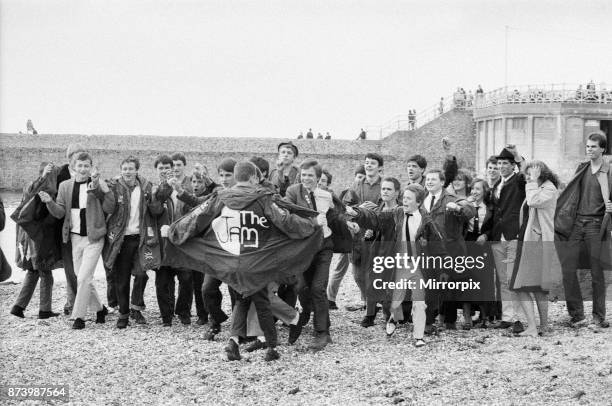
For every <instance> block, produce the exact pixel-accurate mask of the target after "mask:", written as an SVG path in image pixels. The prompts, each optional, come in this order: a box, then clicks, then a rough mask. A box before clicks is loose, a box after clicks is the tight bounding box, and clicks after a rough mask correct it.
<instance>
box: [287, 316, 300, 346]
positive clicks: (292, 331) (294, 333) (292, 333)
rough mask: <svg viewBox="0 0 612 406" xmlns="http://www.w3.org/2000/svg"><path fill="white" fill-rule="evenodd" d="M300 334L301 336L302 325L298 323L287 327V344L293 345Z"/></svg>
mask: <svg viewBox="0 0 612 406" xmlns="http://www.w3.org/2000/svg"><path fill="white" fill-rule="evenodd" d="M300 334H302V323H300V322H299V321H298V323H297V324H291V325H289V340H288V343H289V344H295V342H296V341H297V339H298V338H300Z"/></svg>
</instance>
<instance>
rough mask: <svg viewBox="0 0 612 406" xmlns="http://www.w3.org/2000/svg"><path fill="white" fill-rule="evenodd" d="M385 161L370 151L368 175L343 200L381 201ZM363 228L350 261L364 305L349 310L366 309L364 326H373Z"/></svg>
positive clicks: (367, 167) (348, 308) (367, 162)
mask: <svg viewBox="0 0 612 406" xmlns="http://www.w3.org/2000/svg"><path fill="white" fill-rule="evenodd" d="M383 165H384V161H383V158H382V156H380V155H379V154H376V153H373V152H371V153H368V154H366V156H365V162H364V164H363V167H364V169H365V173H366V176H365V178H364V179H363V180H362V181H361V182H357V183H355V184H354V185H353V186H352V187H351V192H349V193H347V194H346V195H345V196H344V198H343V201H344V202H345V203H346V204H349V202H348V198H349V197H351V198H354V199H355V202H354V203H355V204H362V203H364V202H371V203H374V204H376V205H378V204H379V203H380V183H381V172H382V170H383ZM365 231H366V230H363V231H362V232H361V233H360V234H359V237H357V238H356V242H355V244H354V248H353V252H352V253H351V255H350V257H349V258H350V262H351V264H352V265H353V277H354V278H355V283H356V284H357V286H358V287H359V290H360V292H361V301H362V305H358V306H347V308H346V309H347V310H349V311H355V310H364V309H365V310H366V315H365V317H364V319H363V320H362V326H363V327H369V326H372V325H373V324H372V320H373V318H374V317H375V316H376V309H377V307H376V302H372V301H370V303H369V304H368V303H367V290H368V288H367V286H369V284H368V283H367V279H368V276H369V270H368V269H366V267H365V266H363V264H362V263H361V262H362V261H361V260H362V258H365V257H367V253H366V252H364V251H366V250H367V249H368V247H369V245H370V244H369V243H368V241H367V240H366V239H365V237H364V232H365Z"/></svg>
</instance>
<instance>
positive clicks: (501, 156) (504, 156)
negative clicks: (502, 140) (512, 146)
mask: <svg viewBox="0 0 612 406" xmlns="http://www.w3.org/2000/svg"><path fill="white" fill-rule="evenodd" d="M495 159H507V160H509V161H510V162H514V155H513V154H512V152H510V151H508V149H507V148H504V149H502V152H501V153H500V154H499V155H497V156H496V157H495Z"/></svg>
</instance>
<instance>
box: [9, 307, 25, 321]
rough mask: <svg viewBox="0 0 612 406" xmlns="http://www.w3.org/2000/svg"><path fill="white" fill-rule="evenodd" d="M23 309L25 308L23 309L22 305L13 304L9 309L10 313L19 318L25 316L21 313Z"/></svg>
mask: <svg viewBox="0 0 612 406" xmlns="http://www.w3.org/2000/svg"><path fill="white" fill-rule="evenodd" d="M24 310H25V309H24V308H23V307H21V306H17V305H15V306H13V308H12V309H11V314H12V315H13V316H17V317H19V318H21V319H23V318H25V316H24V315H23V311H24Z"/></svg>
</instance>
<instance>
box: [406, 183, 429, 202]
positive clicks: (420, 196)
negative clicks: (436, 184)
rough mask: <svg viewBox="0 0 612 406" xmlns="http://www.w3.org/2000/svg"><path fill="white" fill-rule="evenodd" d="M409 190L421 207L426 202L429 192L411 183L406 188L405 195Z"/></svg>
mask: <svg viewBox="0 0 612 406" xmlns="http://www.w3.org/2000/svg"><path fill="white" fill-rule="evenodd" d="M407 190H409V191H411V192H412V193H414V195H415V197H416V201H417V203H418V204H419V205H420V204H421V203H423V200H425V196H426V195H427V191H426V190H425V188H424V187H423V186H421V185H419V184H418V183H411V184H409V185H408V186H406V189H404V193H406V191H407Z"/></svg>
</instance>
